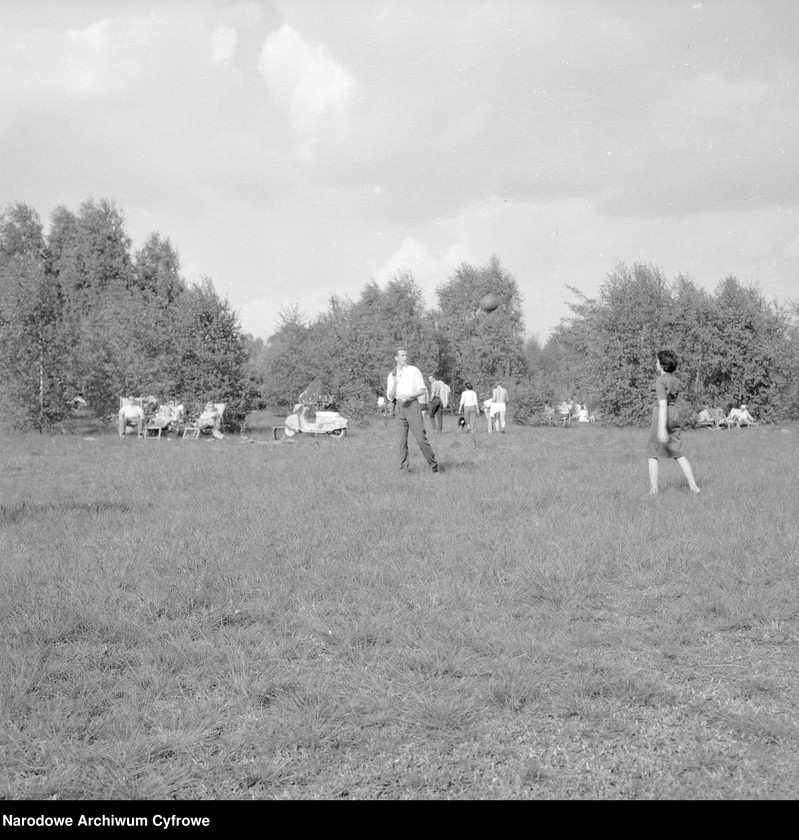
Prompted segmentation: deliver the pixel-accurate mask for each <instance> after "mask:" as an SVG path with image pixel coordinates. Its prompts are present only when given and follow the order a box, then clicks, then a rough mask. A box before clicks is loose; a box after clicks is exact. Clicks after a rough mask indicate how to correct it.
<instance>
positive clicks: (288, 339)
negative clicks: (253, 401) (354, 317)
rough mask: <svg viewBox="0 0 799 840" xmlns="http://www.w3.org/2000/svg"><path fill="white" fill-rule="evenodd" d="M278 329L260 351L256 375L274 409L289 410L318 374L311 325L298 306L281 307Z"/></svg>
mask: <svg viewBox="0 0 799 840" xmlns="http://www.w3.org/2000/svg"><path fill="white" fill-rule="evenodd" d="M278 318H279V321H278V328H277V330H276V331H275V332H274V333H273V334H272V335H271V336H269V338H268V339H267V340H266V343H265V344H264V347H263V350H262V351H261V353H260V356H259V359H258V362H257V368H256V374H257V376H258V378H259V379H260V380H261V383H262V384H261V391H260V393H261V399H262V400H263V401H264V403H265V404H266V405H268V406H270V407H272V408H274V409H280V410H284V411H285V410H287V409H289V408H291V407H292V406H293V405H294V403H295V402H296V400H297V397H298V396H299V394H300V392H301V391H302V389H303V388H305V386H306V385H308V384H309V383H310V382H311V380H312V379H313V378H314V376H315V372H314V359H313V354H312V347H311V342H312V337H311V327H310V324H309V323H308V319H307V318H306V317H305V315H304V314H303V313H302V312H300V311H299V309H298V308H297V306H296V305H294V306H289V307H286V308H284V309H281V310H280V312H279V314H278Z"/></svg>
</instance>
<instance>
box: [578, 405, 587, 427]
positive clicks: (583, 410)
mask: <svg viewBox="0 0 799 840" xmlns="http://www.w3.org/2000/svg"><path fill="white" fill-rule="evenodd" d="M577 422H578V423H587V422H588V406H587V405H583V407H582V408H581V409H580V413H579V414H578V415H577Z"/></svg>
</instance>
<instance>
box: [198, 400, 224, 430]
mask: <svg viewBox="0 0 799 840" xmlns="http://www.w3.org/2000/svg"><path fill="white" fill-rule="evenodd" d="M221 422H222V415H221V414H220V413H219V412H218V411H217V410H216V406H215V405H214V404H213V403H212V402H208V403H206V404H205V408H204V409H203V411H202V414H201V415H200V416H199V418H198V419H197V425H198V426H199V427H200V429H213V430H214V431H217V432H218V431H219V426H220V424H221Z"/></svg>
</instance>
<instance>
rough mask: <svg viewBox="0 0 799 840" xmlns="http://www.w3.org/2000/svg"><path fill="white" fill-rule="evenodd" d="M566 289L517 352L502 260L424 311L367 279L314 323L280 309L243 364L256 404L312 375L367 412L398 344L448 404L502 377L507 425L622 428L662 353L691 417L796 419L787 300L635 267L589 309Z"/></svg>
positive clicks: (467, 271)
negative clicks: (564, 417)
mask: <svg viewBox="0 0 799 840" xmlns="http://www.w3.org/2000/svg"><path fill="white" fill-rule="evenodd" d="M489 291H491V292H494V293H495V294H496V295H497V296H498V297H499V298H500V301H501V302H500V306H499V308H498V309H497V310H496V311H495V312H490V313H486V312H482V311H481V310H480V309H479V308H478V306H477V303H476V302H477V301H478V300H479V299H480V297H481V296H482V295H484V294H485V293H486V292H489ZM570 292H571V293H572V295H573V297H574V299H575V300H573V302H572V303H571V304H570V305H569V309H570V313H571V314H570V315H569V316H568V317H566V318H564V319H563V320H562V321H561V323H560V324H559V325H558V326H557V327H556V328H555V329H554V330H553V332H552V334H551V335H550V336H549V338H548V340H547V341H546V343H545V344H543V345H542V344H541V343H540V342H539V341H538V339H536V338H532V339H529V340H527V341H526V342H525V340H524V321H523V317H522V300H521V296H520V292H519V287H518V284H517V282H516V280H515V279H514V278H513V277H512V276H511V275H510V274H508V272H506V271H505V269H504V268H503V267H502V265H501V264H500V261H499V259H498V258H497V257H492V258H491V260H490V261H489V262H488V264H487V265H485V266H482V267H473V266H469V265H465V264H463V265H461V266H460V267H459V268H458V269H457V270H456V271H455V272H454V273H453V274H452V276H451V277H450V278H449V279H448V280H447V281H446V282H445V283H443V284H442V285H441V286H440V287H439V288H438V289H437V290H436V294H437V298H438V305H437V307H436V308H434V309H432V310H427V309H426V308H425V306H424V301H423V298H422V293H421V291H420V289H419V287H418V286H417V284H416V283H415V281H414V279H413V277H412V275H411V274H409V273H408V272H400V273H399V274H398V275H397V276H395V277H394V278H393V279H392V280H390V281H389V282H388V283H387V284H386V286H385V288H383V289H381V288H380V287H379V286H378V285H377V284H376V283H374V282H372V283H368V284H367V285H366V286H365V287H364V288H363V290H362V292H361V295H360V297H359V298H358V300H356V301H345V300H342V299H340V298H339V297H332V298H331V299H330V302H329V306H328V309H327V311H326V312H324V313H323V314H322V315H320V316H318V317H317V318H316V319H314V320H310V319H307V318H306V317H304V316H303V315H302V313H300V312H299V311H298V310H297V308H296V307H289V308H287V309H284V310H283V311H282V312H281V313H280V320H279V324H278V326H277V329H276V331H275V332H274V333H273V335H272V336H270V337H269V338H268V339H267V340H266V341H265V342H264V341H261V340H258V341H257V342H255V343H254V344H253V346H252V348H251V351H252V352H251V365H252V368H253V372H254V376H255V378H257V379H258V380H259V381H260V382H261V383H262V391H261V398H262V401H263V403H264V404H267V405H269V406H273V407H279V408H283V409H288V408H290V406H291V404H292V403H293V402H294V401H295V399H296V397H297V395H298V394H299V393H300V391H301V390H302V389H303V388H304V387H305V385H306V384H307V383H308V382H310V381H311V379H313V378H314V377H315V376H321V377H322V378H323V379H324V380H325V381H326V382H327V383H328V390H329V391H330V393H332V394H335V395H336V396H337V397H338V401H339V404H340V407H341V408H342V410H345V411H347V412H349V413H350V414H352V415H358V414H366V413H370V412H374V406H375V401H376V397H377V396H378V395H381V394H383V393H384V389H385V377H386V374H387V372H388V370H389V369H390V367H391V364H392V359H393V354H394V349H395V348H396V347H397V346H401V345H404V346H406V347H407V348H408V349H409V350H410V351H411V354H412V357H413V359H412V361H413V363H414V364H416V366H417V367H419V368H420V369H421V370H422V372H423V373H425V374H430V373H434V374H436V375H437V376H440V377H441V378H443V379H444V380H445V381H446V382H448V383H449V384H450V385H451V387H452V388H453V392H454V393H455V394H457V393H459V392H460V391H461V390H462V389H463V386H464V384H465V382H466V381H470V382H471V383H472V384H473V385H474V386H475V388H476V389H477V392H478V394H479V395H480V396H481V398H482V397H488V396H489V395H490V393H491V391H492V390H493V387H494V384H495V383H496V382H497V381H502V382H503V384H505V385H506V387H507V388H508V390H509V392H510V406H509V410H510V411H511V413H512V415H513V417H514V419H515V420H516V422H521V423H531V424H535V423H542V422H545V420H546V416H547V414H546V411H545V407H546V405H547V403H549V404H550V405H551V406H554V405H556V404H557V403H559V402H561V401H562V400H565V399H569V398H574V399H575V401H576V402H580V403H581V404H587V405H588V406H589V407H590V409H591V411H592V412H594V413H596V414H597V415H598V416H599V417H601V418H602V420H603V422H606V423H610V424H616V425H630V424H639V423H644V422H646V420H647V418H648V412H649V410H650V407H651V401H652V395H651V394H650V387H651V384H652V382H653V380H654V378H655V366H654V360H655V353H656V352H657V351H658V350H659V349H662V348H664V347H671V348H672V349H674V350H676V352H677V353H678V356H679V358H680V360H681V361H680V367H679V370H678V375H679V377H680V378H681V379H682V380H683V383H684V386H685V388H684V392H683V402H684V406H685V409H686V411H687V412H689V414H690V413H691V412H697V411H699V410H700V409H701V408H702V407H703V406H704V405H705V404H709V405H711V406H714V407H715V406H722V407H724V408H725V409H728V408H729V407H730V406H731V405H739V404H740V403H741V402H746V403H747V404H748V405H749V407H750V410H752V411H753V412H755V413H756V414H757V415H758V416H759V417H760V418H761V419H763V420H766V421H769V420H778V419H785V418H790V417H796V416H797V415H799V387H798V386H797V379H796V377H795V375H794V371H795V370H796V369H797V365H798V364H799V330H798V329H797V324H796V315H797V314H799V311H798V308H797V305H796V304H795V303H794V304H792V305H781V304H779V303H777V302H773V301H772V302H770V301H767V300H766V299H765V298H764V297H763V296H762V295H761V294H760V292H759V291H758V290H757V289H756V288H754V287H751V286H745V285H742V284H741V283H740V282H738V280H737V279H736V278H734V277H727V278H726V279H724V280H723V281H722V282H721V283H720V284H719V285H718V287H717V289H716V290H715V291H714V292H708V291H705V290H704V289H702V288H700V287H698V286H697V285H696V284H695V283H694V282H693V281H692V280H691V279H690V278H688V277H686V276H684V275H680V276H678V277H677V278H676V280H674V281H673V282H668V281H667V280H666V278H665V277H664V275H663V272H662V270H661V269H659V268H657V267H655V266H652V265H646V264H642V263H636V264H635V265H633V266H632V267H629V266H627V265H625V264H623V263H620V264H619V265H618V266H616V268H615V270H614V271H613V272H612V273H611V274H610V275H608V277H607V278H606V280H605V282H604V283H603V285H602V287H601V289H600V292H599V295H598V296H597V297H596V298H594V299H589V298H587V297H586V296H585V295H583V294H582V293H581V292H580V291H579V290H577V289H574V288H570Z"/></svg>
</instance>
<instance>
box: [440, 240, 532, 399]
mask: <svg viewBox="0 0 799 840" xmlns="http://www.w3.org/2000/svg"><path fill="white" fill-rule="evenodd" d="M489 292H491V293H493V294H495V295H496V296H497V297H498V298H499V300H500V305H499V307H498V308H497V309H496V310H495V311H494V312H483V311H482V310H481V309H480V308H479V305H478V302H479V301H480V299H481V298H482V297H483V296H484V295H486V294H488V293H489ZM437 293H438V300H439V308H438V313H437V314H436V326H437V331H438V332H439V333H442V334H443V336H445V340H446V346H445V354H444V358H445V360H446V363H447V364H448V365H449V366H450V369H449V370H448V371H447V373H448V374H449V376H448V381H450V382H452V383H453V384H452V387H453V388H454V389H455V390H456V391H459V390H461V389H462V387H463V384H464V382H466V381H471V383H472V384H473V385H474V386H475V388H476V389H477V391H478V393H480V394H481V395H483V394H486V393H488V392H490V391H491V390H492V389H493V387H494V383H495V382H496V381H497V380H498V379H499V380H502V381H503V382H505V383H507V386H508V387H509V390H511V392H513V389H514V387H515V384H516V383H517V382H518V381H521V380H522V379H523V378H524V375H525V363H524V319H523V316H522V306H521V297H520V294H519V288H518V284H517V283H516V280H515V279H514V278H513V277H512V276H511V275H510V274H508V273H507V272H506V271H505V270H504V269H503V268H502V266H501V264H500V262H499V259H498V258H497V257H496V256H494V257H492V258H491V260H490V261H489V262H488V264H487V265H485V266H482V267H480V268H475V267H474V266H470V265H466V264H462V265H461V266H460V267H459V268H458V269H457V270H456V271H455V272H454V274H453V275H452V277H451V278H450V279H449V280H448V281H447V282H446V283H444V284H443V285H442V286H440V287H439V288H438V289H437Z"/></svg>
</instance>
